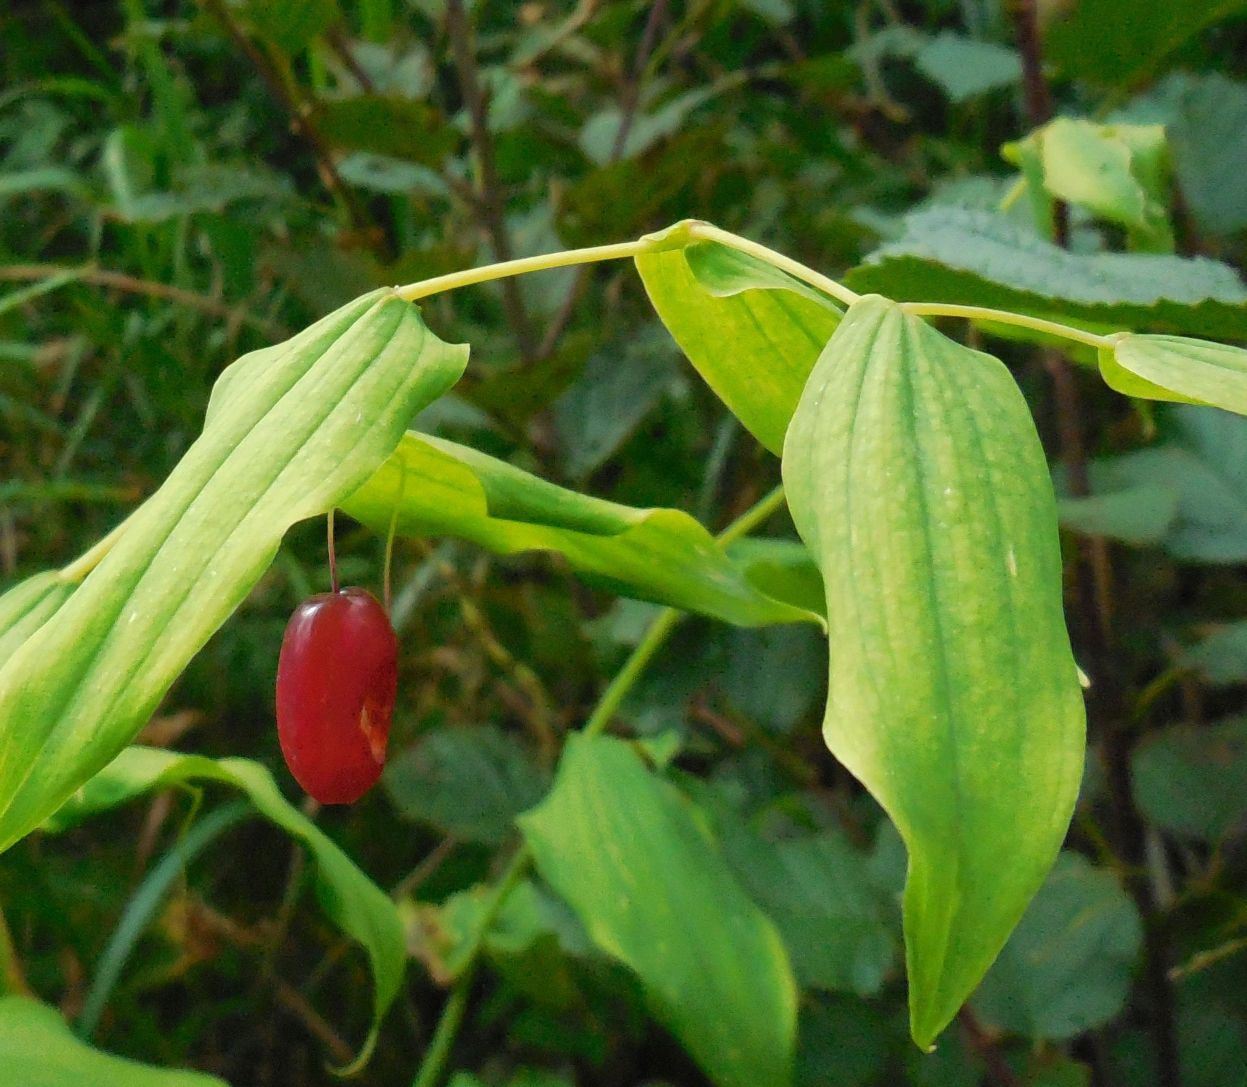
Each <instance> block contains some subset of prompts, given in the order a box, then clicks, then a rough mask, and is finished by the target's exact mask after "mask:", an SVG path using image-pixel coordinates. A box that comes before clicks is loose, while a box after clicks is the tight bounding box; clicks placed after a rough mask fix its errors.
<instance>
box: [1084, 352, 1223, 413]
mask: <svg viewBox="0 0 1247 1087" xmlns="http://www.w3.org/2000/svg"><path fill="white" fill-rule="evenodd" d="M1106 357H1111V360H1112V362H1113V363H1115V364H1116V366H1117V367H1118V368H1119V369H1120V370H1124V371H1125V372H1126V373H1127V374H1131V375H1134V376H1135V377H1136V378H1141V379H1142V380H1143V381H1144V382H1146V383H1148V384H1150V385H1153V386H1155V387H1156V388H1158V389H1159V390H1161V393H1160V394H1159V395H1157V394H1155V393H1153V394H1151V396H1150V397H1149V398H1150V399H1157V400H1186V401H1187V402H1190V403H1204V404H1211V405H1212V406H1213V407H1217V408H1225V410H1226V411H1233V412H1236V413H1237V414H1239V415H1247V351H1244V350H1243V349H1242V348H1241V347H1230V346H1229V345H1228V344H1223V343H1209V342H1208V341H1207V340H1194V339H1190V338H1188V337H1186V336H1140V335H1135V334H1133V333H1124V334H1123V335H1121V336H1118V337H1116V338H1115V339H1114V342H1113V349H1112V351H1111V352H1109V351H1101V352H1100V371H1101V373H1102V374H1103V375H1104V380H1105V381H1106V382H1107V383H1108V385H1109V386H1110V387H1112V388H1114V389H1117V391H1118V392H1124V393H1126V394H1127V395H1129V396H1147V395H1148V394H1147V393H1145V392H1143V391H1141V388H1142V387H1141V386H1140V385H1139V384H1138V383H1132V384H1127V385H1125V387H1122V385H1123V383H1122V382H1121V381H1120V380H1119V377H1118V375H1119V370H1113V369H1107V368H1106V367H1105V362H1106Z"/></svg>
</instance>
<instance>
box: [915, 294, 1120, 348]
mask: <svg viewBox="0 0 1247 1087" xmlns="http://www.w3.org/2000/svg"><path fill="white" fill-rule="evenodd" d="M901 309H903V310H904V311H905V312H906V313H911V314H913V315H914V316H915V317H965V318H967V319H969V320H971V321H995V322H996V323H997V324H1002V325H1015V326H1017V327H1018V328H1031V329H1034V330H1035V331H1036V332H1047V333H1049V334H1051V335H1053V336H1060V337H1061V339H1063V340H1073V341H1074V342H1075V343H1085V344H1087V345H1088V346H1089V347H1097V348H1102V349H1111V348H1112V347H1113V345H1114V343H1116V336H1117V335H1120V333H1115V334H1111V335H1108V336H1101V335H1099V334H1097V333H1095V332H1088V331H1087V330H1086V329H1085V328H1074V327H1073V326H1071V325H1063V324H1060V323H1059V322H1057V321H1046V320H1044V319H1043V318H1042V317H1029V316H1027V315H1026V314H1024V313H1012V312H1010V311H1009V310H1000V309H991V308H990V307H988V306H959V305H955V304H953V303H950V302H902V303H901Z"/></svg>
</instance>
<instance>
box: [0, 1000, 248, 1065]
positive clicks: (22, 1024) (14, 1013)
mask: <svg viewBox="0 0 1247 1087" xmlns="http://www.w3.org/2000/svg"><path fill="white" fill-rule="evenodd" d="M0 1069H3V1070H4V1077H5V1079H6V1080H7V1082H9V1083H12V1084H15V1085H16V1084H21V1087H227V1084H226V1083H225V1080H223V1079H218V1078H217V1077H216V1076H210V1075H208V1074H207V1073H205V1072H188V1071H183V1070H181V1069H175V1068H157V1067H155V1066H153V1065H150V1064H140V1063H139V1062H138V1061H132V1060H127V1059H126V1058H125V1057H114V1056H113V1055H112V1054H111V1053H105V1052H103V1051H102V1050H99V1049H93V1048H92V1047H91V1046H89V1045H87V1044H86V1043H85V1042H80V1041H79V1040H78V1039H77V1038H76V1037H74V1033H73V1031H72V1030H70V1029H69V1024H68V1023H66V1022H65V1020H64V1019H62V1018H61V1015H60V1012H58V1011H57V1010H56V1009H55V1008H49V1007H48V1006H47V1005H46V1004H40V1003H39V1001H37V1000H30V999H28V998H26V997H22V996H0Z"/></svg>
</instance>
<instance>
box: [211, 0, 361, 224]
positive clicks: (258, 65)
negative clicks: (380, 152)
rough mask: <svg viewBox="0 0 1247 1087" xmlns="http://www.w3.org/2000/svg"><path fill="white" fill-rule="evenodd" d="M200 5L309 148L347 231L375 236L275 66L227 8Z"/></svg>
mask: <svg viewBox="0 0 1247 1087" xmlns="http://www.w3.org/2000/svg"><path fill="white" fill-rule="evenodd" d="M201 2H202V4H203V6H204V8H205V9H206V10H207V11H208V12H209V14H211V15H212V16H213V18H215V19H216V21H217V22H218V23H220V24H221V27H222V29H224V31H225V33H226V34H227V35H228V37H229V39H230V40H231V41H232V42H233V43H234V44H235V45H236V46H237V47H238V48H239V49H240V50H242V52H243V53H244V54H245V55H246V57H247V59H248V60H250V61H251V64H252V66H253V67H254V68H255V70H256V74H257V75H259V77H260V79H261V80H263V82H264V85H265V86H266V87H268V90H269V93H270V94H271V95H272V96H273V97H274V98H275V99H277V101H278V103H279V104H280V105H281V106H282V108H284V109H285V111H286V113H287V114H288V115H289V117H290V127H291V128H292V129H293V130H294V132H295V133H296V134H297V135H298V136H299V137H300V138H301V139H302V140H304V142H306V143H307V145H308V146H309V147H310V148H311V150H312V154H313V155H314V156H315V158H316V170H317V173H319V174H320V179H321V181H322V182H323V184H324V186H325V188H327V189H328V190H329V191H330V192H331V193H333V195H334V196H335V197H336V198H337V200H338V201H339V202H340V203H341V205H342V206H343V208H344V209H345V210H346V212H347V215H348V216H349V217H350V220H351V228H352V229H353V230H356V231H359V232H361V233H363V234H365V235H369V236H371V235H373V234H375V232H376V228H375V225H374V224H373V222H372V217H371V216H370V215H369V214H368V209H367V208H366V207H365V206H364V204H363V202H362V201H361V200H360V199H359V197H358V196H357V195H356V194H355V192H354V191H353V190H352V189H350V188H349V187H348V186H347V185H346V183H345V182H344V181H343V180H342V175H341V174H339V173H338V167H337V164H336V163H335V162H334V158H333V149H332V148H331V147H330V146H329V143H328V141H327V140H326V139H325V138H324V136H322V135H321V132H320V129H318V128H317V127H316V124H315V122H314V121H313V120H312V117H311V109H310V108H309V106H308V105H307V104H306V103H304V102H301V101H299V99H298V97H297V96H296V94H295V92H294V91H293V90H292V89H291V87H290V86H289V84H288V83H287V81H286V80H285V79H284V78H282V74H281V73H280V72H279V71H278V70H277V67H276V65H274V64H273V62H272V60H271V59H270V58H269V57H268V56H267V55H266V54H265V52H264V50H263V49H261V48H260V47H259V46H258V45H256V43H255V42H253V41H252V40H251V38H250V37H248V36H247V33H246V31H244V30H243V28H242V27H241V26H239V25H238V22H237V20H235V18H234V17H233V15H232V14H230V11H229V8H228V7H227V6H226V4H225V3H224V2H223V0H201Z"/></svg>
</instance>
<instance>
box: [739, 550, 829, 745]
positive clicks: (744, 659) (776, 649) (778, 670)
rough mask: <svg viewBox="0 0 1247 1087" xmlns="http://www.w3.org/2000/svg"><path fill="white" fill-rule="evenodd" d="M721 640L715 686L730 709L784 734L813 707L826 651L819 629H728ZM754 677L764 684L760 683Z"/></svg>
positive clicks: (769, 729) (783, 627) (808, 627)
mask: <svg viewBox="0 0 1247 1087" xmlns="http://www.w3.org/2000/svg"><path fill="white" fill-rule="evenodd" d="M810 565H811V566H813V563H811V564H810ZM818 584H819V586H820V587H821V584H822V583H821V582H819V583H818ZM726 642H727V660H726V661H725V662H724V665H725V666H724V668H723V672H722V674H721V676H720V677H719V681H718V686H719V688H720V689H721V690H722V692H723V694H724V695H725V696H726V698H727V699H728V701H729V702H730V703H731V705H732V707H733V708H734V709H736V710H738V711H739V712H740V713H743V714H744V715H745V716H746V717H748V718H749V719H750V720H751V721H756V722H757V723H758V724H760V725H762V726H763V727H764V728H765V729H766V730H767V731H769V732H774V733H779V734H783V733H788V732H791V731H792V730H793V729H794V728H795V727H796V726H797V725H798V724H799V723H800V722H801V721H802V720H803V719H804V718H805V717H807V716H808V715H809V714H810V713H811V712H812V711H813V710H814V709H815V708H816V706H817V704H818V700H819V696H820V694H821V690H820V688H821V687H822V675H821V673H822V669H823V657H824V656H825V654H826V652H827V643H826V640H825V639H824V637H823V634H822V632H821V631H818V630H815V629H813V628H812V627H810V626H807V625H804V624H803V625H800V626H797V625H787V626H770V627H759V628H757V629H753V630H732V631H728V632H727V634H726ZM759 676H767V677H768V680H769V681H768V682H767V683H759V682H758V677H759Z"/></svg>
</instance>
